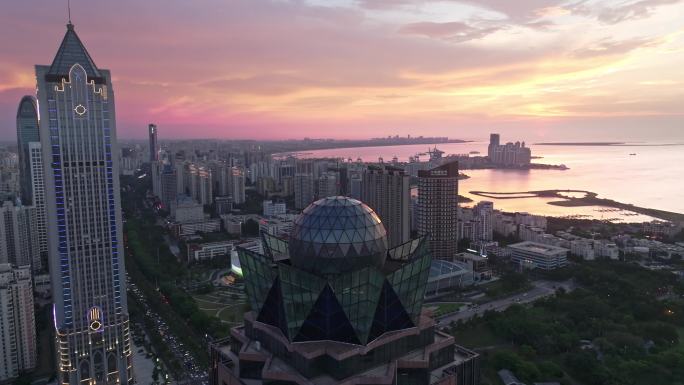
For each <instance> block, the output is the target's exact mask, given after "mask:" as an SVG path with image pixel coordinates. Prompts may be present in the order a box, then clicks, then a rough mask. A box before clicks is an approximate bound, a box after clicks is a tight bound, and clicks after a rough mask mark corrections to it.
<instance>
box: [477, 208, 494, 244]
mask: <svg viewBox="0 0 684 385" xmlns="http://www.w3.org/2000/svg"><path fill="white" fill-rule="evenodd" d="M473 217H474V218H473V219H474V221H475V223H476V224H477V226H476V227H475V234H474V235H475V237H474V239H473V240H477V241H491V240H492V239H494V222H493V221H494V203H492V202H490V201H481V202H479V203H478V204H477V205H476V206H475V208H474V209H473Z"/></svg>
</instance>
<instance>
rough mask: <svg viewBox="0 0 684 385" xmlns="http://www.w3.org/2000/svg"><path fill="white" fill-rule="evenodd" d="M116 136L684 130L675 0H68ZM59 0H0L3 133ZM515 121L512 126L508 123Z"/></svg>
mask: <svg viewBox="0 0 684 385" xmlns="http://www.w3.org/2000/svg"><path fill="white" fill-rule="evenodd" d="M71 3H72V20H73V23H74V24H75V26H76V31H77V33H78V34H79V36H80V37H81V39H82V40H83V41H84V43H85V45H86V47H87V48H88V50H89V52H90V54H91V56H92V57H93V59H94V61H95V63H96V64H97V65H98V66H99V67H101V68H108V69H110V70H111V71H112V74H113V76H114V79H113V82H114V91H115V96H116V107H117V125H118V131H119V137H121V138H142V137H144V135H145V134H146V124H147V123H149V122H155V123H157V124H158V125H159V129H160V136H161V137H163V138H210V137H218V138H226V139H230V138H255V139H268V138H274V139H281V138H302V137H305V136H308V137H315V138H321V137H334V138H368V137H373V136H385V135H390V134H391V135H394V134H399V135H406V134H411V135H438V136H449V137H451V138H464V139H474V138H477V139H482V138H484V137H485V136H486V135H487V134H488V133H489V132H490V131H494V130H495V131H499V132H501V133H502V134H504V135H506V136H509V135H510V136H515V137H520V138H521V139H527V140H530V141H531V140H540V139H541V140H543V139H549V140H608V139H610V140H613V139H620V140H657V141H678V142H684V1H680V0H637V1H634V0H629V1H627V0H600V1H597V0H571V1H566V0H479V1H476V0H444V1H430V0H271V1H266V0H144V1H143V0H116V1H108V0H88V1H86V0H72V1H71ZM66 14H67V12H66V0H63V1H57V0H49V1H48V0H21V1H16V0H13V1H9V0H8V1H3V4H2V6H1V7H0V139H2V140H13V139H14V138H16V131H15V130H16V128H15V116H16V108H17V105H18V103H19V100H20V98H21V96H22V95H24V94H30V93H33V92H34V91H35V76H34V68H33V65H34V64H50V63H51V61H52V58H53V56H54V54H55V53H56V51H57V48H58V46H59V43H60V42H61V39H62V37H63V35H64V32H65V24H66V19H67V15H66ZM510 139H515V138H510Z"/></svg>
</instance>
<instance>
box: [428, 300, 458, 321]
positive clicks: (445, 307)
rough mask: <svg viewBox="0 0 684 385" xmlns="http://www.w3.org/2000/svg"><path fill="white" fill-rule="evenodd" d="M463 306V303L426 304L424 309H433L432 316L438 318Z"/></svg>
mask: <svg viewBox="0 0 684 385" xmlns="http://www.w3.org/2000/svg"><path fill="white" fill-rule="evenodd" d="M464 305H465V304H464V303H463V302H454V303H436V304H427V305H426V307H430V308H434V309H435V310H434V312H433V316H434V317H440V316H442V315H444V314H449V313H453V312H455V311H457V310H459V309H460V308H461V307H462V306H464Z"/></svg>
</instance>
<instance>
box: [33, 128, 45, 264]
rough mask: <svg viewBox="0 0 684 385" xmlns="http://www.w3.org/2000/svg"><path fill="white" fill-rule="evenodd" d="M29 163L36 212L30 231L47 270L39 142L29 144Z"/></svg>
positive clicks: (41, 153)
mask: <svg viewBox="0 0 684 385" xmlns="http://www.w3.org/2000/svg"><path fill="white" fill-rule="evenodd" d="M29 163H30V170H31V191H32V194H33V203H32V205H33V207H34V208H35V210H36V220H35V222H34V223H33V224H32V229H33V231H34V232H35V233H36V236H37V237H38V251H39V253H40V262H41V266H42V267H43V268H45V269H47V266H48V265H47V261H48V234H47V231H48V230H47V211H46V207H45V174H44V173H45V171H44V170H43V148H42V146H41V144H40V142H30V143H29Z"/></svg>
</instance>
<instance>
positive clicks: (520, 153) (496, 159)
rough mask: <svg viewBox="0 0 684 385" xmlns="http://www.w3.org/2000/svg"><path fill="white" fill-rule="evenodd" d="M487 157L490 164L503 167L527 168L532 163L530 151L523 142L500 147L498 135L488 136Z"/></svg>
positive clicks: (509, 143)
mask: <svg viewBox="0 0 684 385" xmlns="http://www.w3.org/2000/svg"><path fill="white" fill-rule="evenodd" d="M487 155H488V156H489V161H490V162H491V163H492V164H494V165H498V166H505V167H522V166H528V165H529V164H530V162H531V161H532V151H531V150H530V148H529V147H525V142H522V143H520V142H515V143H511V142H508V143H506V144H504V145H501V144H500V138H499V134H491V135H490V138H489V147H488V150H487Z"/></svg>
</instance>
